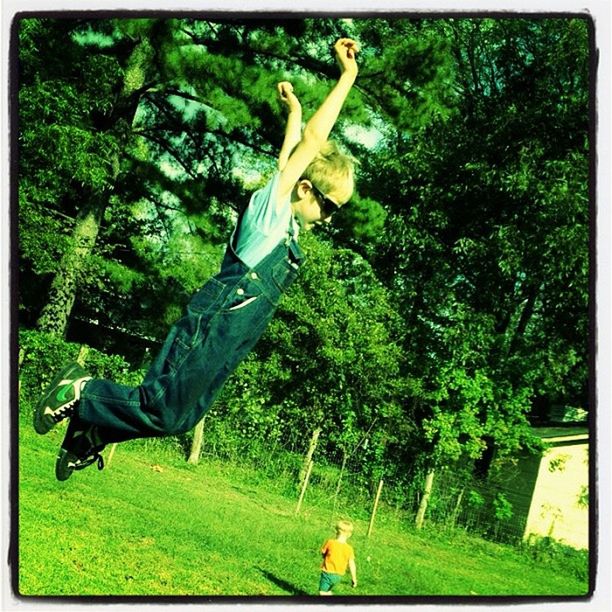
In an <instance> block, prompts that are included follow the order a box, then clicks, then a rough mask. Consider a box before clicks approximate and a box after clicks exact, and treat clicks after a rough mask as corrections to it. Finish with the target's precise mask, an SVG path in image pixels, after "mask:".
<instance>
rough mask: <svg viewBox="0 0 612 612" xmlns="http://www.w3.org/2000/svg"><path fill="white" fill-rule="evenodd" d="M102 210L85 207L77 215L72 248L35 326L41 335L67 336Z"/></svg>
mask: <svg viewBox="0 0 612 612" xmlns="http://www.w3.org/2000/svg"><path fill="white" fill-rule="evenodd" d="M103 208H104V207H103V206H102V205H100V204H92V205H89V206H84V207H83V208H82V209H81V210H80V211H79V214H78V215H77V219H76V224H75V226H74V231H73V234H72V244H71V247H70V248H69V249H68V251H67V252H66V253H65V255H64V257H63V258H62V261H61V264H60V267H59V270H58V271H57V273H56V274H55V278H54V279H53V283H52V284H51V290H50V293H49V301H48V302H47V304H46V305H45V307H44V308H43V310H42V312H41V314H40V317H39V319H38V322H37V324H38V327H39V328H40V329H41V330H42V331H46V332H51V333H53V334H56V335H58V336H64V335H65V334H66V327H67V326H68V317H69V316H70V313H71V312H72V307H73V306H74V301H75V299H76V292H77V289H78V284H79V281H80V278H81V275H82V273H83V270H84V268H85V264H86V262H87V258H88V256H89V254H90V253H91V251H92V249H93V247H94V245H95V243H96V239H97V237H98V231H99V229H100V219H101V217H102V212H103Z"/></svg>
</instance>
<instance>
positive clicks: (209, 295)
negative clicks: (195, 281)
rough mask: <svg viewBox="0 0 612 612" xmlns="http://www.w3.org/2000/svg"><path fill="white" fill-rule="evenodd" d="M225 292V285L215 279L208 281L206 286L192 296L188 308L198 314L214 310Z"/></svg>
mask: <svg viewBox="0 0 612 612" xmlns="http://www.w3.org/2000/svg"><path fill="white" fill-rule="evenodd" d="M224 290H225V285H224V284H223V283H222V282H221V281H220V280H218V279H216V278H214V277H213V278H211V279H209V280H208V281H207V282H206V284H205V285H204V286H203V287H202V288H201V289H200V290H199V291H198V292H197V293H195V294H194V295H193V297H192V298H191V301H190V302H189V306H188V308H189V309H190V310H191V311H193V312H197V313H200V314H203V313H205V312H208V311H210V310H214V308H215V307H218V304H217V302H218V301H219V298H220V297H221V295H222V294H223V291H224Z"/></svg>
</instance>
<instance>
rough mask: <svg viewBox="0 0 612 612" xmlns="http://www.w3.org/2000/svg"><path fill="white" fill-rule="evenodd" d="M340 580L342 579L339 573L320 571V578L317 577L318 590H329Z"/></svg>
mask: <svg viewBox="0 0 612 612" xmlns="http://www.w3.org/2000/svg"><path fill="white" fill-rule="evenodd" d="M340 580H342V576H341V575H340V574H330V573H329V572H321V578H320V579H319V591H323V592H327V591H331V590H332V588H333V586H334V585H336V584H338V583H339V582H340Z"/></svg>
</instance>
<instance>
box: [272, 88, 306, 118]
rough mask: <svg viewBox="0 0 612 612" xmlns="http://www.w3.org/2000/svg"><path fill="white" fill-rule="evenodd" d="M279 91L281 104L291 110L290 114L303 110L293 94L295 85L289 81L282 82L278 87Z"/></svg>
mask: <svg viewBox="0 0 612 612" xmlns="http://www.w3.org/2000/svg"><path fill="white" fill-rule="evenodd" d="M276 88H277V89H278V97H279V98H280V100H281V102H282V103H283V104H285V106H286V107H287V108H288V109H289V112H291V111H294V110H300V109H301V108H302V106H301V104H300V101H299V100H298V99H297V97H296V95H295V94H294V93H293V85H292V84H291V83H289V81H281V82H280V83H278V85H277V86H276Z"/></svg>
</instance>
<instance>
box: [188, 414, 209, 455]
mask: <svg viewBox="0 0 612 612" xmlns="http://www.w3.org/2000/svg"><path fill="white" fill-rule="evenodd" d="M204 418H205V417H202V418H201V419H200V420H199V421H198V424H197V425H196V426H195V428H194V430H193V440H192V442H191V453H190V454H189V459H187V463H190V464H191V465H198V463H199V462H200V452H201V451H202V439H203V437H204Z"/></svg>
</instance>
